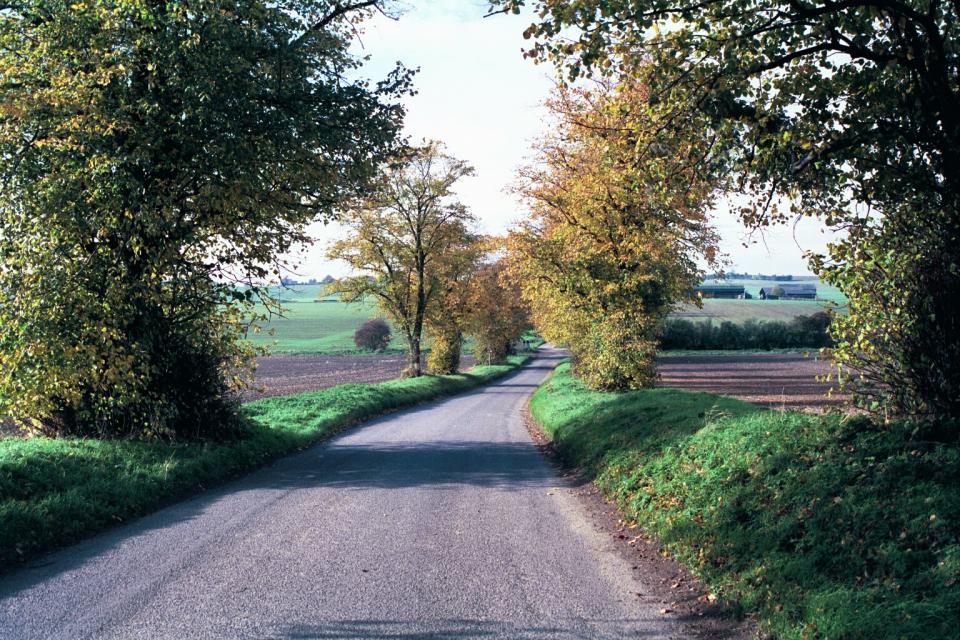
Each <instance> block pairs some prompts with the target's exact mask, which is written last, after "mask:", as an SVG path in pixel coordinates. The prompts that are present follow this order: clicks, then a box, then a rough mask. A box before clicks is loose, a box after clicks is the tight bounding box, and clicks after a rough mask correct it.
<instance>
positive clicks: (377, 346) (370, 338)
mask: <svg viewBox="0 0 960 640" xmlns="http://www.w3.org/2000/svg"><path fill="white" fill-rule="evenodd" d="M392 338H393V335H392V334H391V333H390V325H388V324H387V322H386V320H384V319H383V318H370V319H369V320H367V321H366V322H364V323H363V324H362V325H360V328H359V329H357V331H356V333H354V334H353V343H354V344H355V345H357V348H358V349H366V350H367V351H384V350H385V349H386V348H387V347H388V346H390V340H391V339H392Z"/></svg>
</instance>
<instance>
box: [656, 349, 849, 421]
mask: <svg viewBox="0 0 960 640" xmlns="http://www.w3.org/2000/svg"><path fill="white" fill-rule="evenodd" d="M658 362H659V364H660V375H661V380H660V386H663V387H676V388H678V389H686V390H688V391H706V392H709V393H717V394H720V395H725V396H733V397H735V398H741V399H743V400H746V401H748V402H754V403H756V404H762V405H766V406H769V407H773V408H776V409H813V410H824V409H829V408H839V407H841V406H842V405H843V404H844V402H845V401H846V400H847V396H845V395H842V394H837V393H833V394H832V395H830V396H827V392H828V391H830V388H831V386H832V384H831V383H829V382H818V381H817V379H816V378H817V376H818V375H825V374H826V373H828V372H829V368H828V364H827V363H826V362H824V361H822V360H819V359H818V358H817V356H816V355H814V354H811V355H809V356H806V355H803V354H800V353H796V354H794V353H777V354H770V355H766V354H750V355H703V356H696V355H695V356H664V357H661V358H659V359H658Z"/></svg>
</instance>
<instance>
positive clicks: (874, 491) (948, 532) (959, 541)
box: [531, 365, 960, 640]
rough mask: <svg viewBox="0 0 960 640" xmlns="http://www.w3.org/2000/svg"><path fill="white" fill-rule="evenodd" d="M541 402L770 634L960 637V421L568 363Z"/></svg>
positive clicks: (581, 460) (608, 489) (631, 507)
mask: <svg viewBox="0 0 960 640" xmlns="http://www.w3.org/2000/svg"><path fill="white" fill-rule="evenodd" d="M531 411H532V413H533V415H534V417H535V418H536V419H537V420H538V422H539V423H540V424H541V425H542V427H543V428H544V430H545V431H546V433H547V434H548V435H549V436H550V437H551V438H552V439H553V440H554V442H555V444H556V446H557V448H558V450H559V451H560V453H561V455H562V456H564V457H565V458H566V459H567V460H568V461H569V462H570V463H572V464H575V465H577V466H579V467H582V468H584V469H585V470H586V471H587V472H588V473H589V474H590V476H591V477H592V478H593V479H594V481H595V482H596V483H597V485H598V486H599V487H600V488H601V489H602V491H603V492H604V493H605V494H607V495H608V496H610V497H611V498H613V499H615V500H616V502H617V503H618V505H619V507H620V509H621V511H622V512H623V514H624V515H625V517H626V518H627V519H628V520H630V521H634V522H636V523H638V524H639V525H640V526H641V527H643V528H644V529H645V530H646V532H647V533H649V534H651V535H653V536H654V537H656V538H657V539H658V540H659V541H660V542H661V544H662V545H663V547H664V549H666V550H667V551H668V552H669V553H670V554H671V555H673V556H674V557H676V558H677V559H678V560H679V561H680V562H682V563H683V564H685V565H687V566H688V567H690V568H691V569H692V570H693V571H694V572H695V573H696V574H698V575H699V576H700V577H701V578H702V579H703V580H704V581H705V583H706V584H707V585H709V587H710V588H711V589H712V590H713V591H714V593H716V594H717V595H718V596H719V597H721V598H722V599H723V600H725V601H726V602H728V603H730V604H731V605H732V606H733V607H734V608H735V609H739V610H741V611H743V612H744V613H745V614H748V615H753V616H756V617H757V618H758V620H759V622H760V625H761V628H762V630H763V631H764V632H765V633H768V634H770V635H771V636H772V637H775V638H797V639H800V638H803V639H807V638H864V639H870V640H879V639H885V638H891V639H893V638H898V639H899V638H909V639H920V638H924V639H927V638H957V637H960V491H958V487H960V443H958V441H957V438H956V435H954V436H952V438H946V437H945V436H944V434H942V433H941V434H939V436H938V435H937V434H932V433H929V434H925V435H921V436H919V437H918V436H916V435H912V433H911V429H910V427H909V426H906V425H893V426H886V427H881V426H877V425H874V424H871V423H870V422H869V421H867V420H866V419H863V418H856V419H849V418H848V419H844V418H843V417H841V416H836V415H834V416H815V415H812V414H804V413H795V412H778V411H768V410H765V409H763V408H761V407H757V406H755V405H751V404H748V403H746V402H742V401H739V400H735V399H732V398H724V397H720V396H714V395H710V394H704V393H689V392H684V391H679V390H675V389H654V390H648V391H637V392H629V393H620V394H614V393H598V392H593V391H590V390H588V389H586V388H585V387H584V386H583V385H581V384H580V383H579V382H578V381H577V380H576V379H575V378H573V377H572V376H571V374H570V370H569V366H568V365H563V366H561V368H560V369H558V371H557V373H556V374H555V375H554V376H553V377H552V378H551V379H550V380H549V381H548V382H547V383H546V384H545V385H544V386H542V387H541V388H540V389H539V390H538V391H537V392H536V394H535V395H534V397H533V399H532V401H531ZM954 433H955V432H954Z"/></svg>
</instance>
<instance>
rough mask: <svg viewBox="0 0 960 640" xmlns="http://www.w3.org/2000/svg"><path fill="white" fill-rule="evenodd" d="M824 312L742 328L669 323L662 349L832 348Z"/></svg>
mask: <svg viewBox="0 0 960 640" xmlns="http://www.w3.org/2000/svg"><path fill="white" fill-rule="evenodd" d="M830 319H831V318H830V315H829V314H827V313H824V312H820V313H815V314H813V315H810V316H797V317H796V318H793V319H792V320H790V321H789V322H783V321H780V320H771V321H766V322H758V321H756V320H747V321H746V322H744V323H742V324H738V323H735V322H729V321H725V322H721V323H720V324H714V323H712V322H710V321H706V322H694V321H690V320H684V319H679V318H677V319H669V320H667V321H666V322H665V323H664V327H663V335H662V337H661V339H660V348H661V349H664V350H671V349H692V350H705V349H718V350H726V349H731V350H732V349H819V348H821V347H829V346H832V341H831V340H830V336H829V335H828V334H827V328H828V327H829V326H830Z"/></svg>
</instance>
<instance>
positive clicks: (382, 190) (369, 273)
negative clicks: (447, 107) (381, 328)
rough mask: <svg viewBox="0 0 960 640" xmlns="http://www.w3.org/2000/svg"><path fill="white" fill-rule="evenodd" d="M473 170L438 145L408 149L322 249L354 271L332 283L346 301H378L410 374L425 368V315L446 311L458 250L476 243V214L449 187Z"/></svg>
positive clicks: (335, 290) (358, 202)
mask: <svg viewBox="0 0 960 640" xmlns="http://www.w3.org/2000/svg"><path fill="white" fill-rule="evenodd" d="M471 175H473V168H472V167H470V166H469V165H468V164H466V163H465V162H463V161H461V160H457V159H456V158H453V157H451V156H449V155H447V154H445V153H444V152H443V150H442V148H441V146H440V144H439V143H436V142H432V143H429V144H427V145H426V146H424V147H421V148H417V149H412V150H411V151H410V152H409V154H408V155H407V157H406V158H404V159H403V160H402V161H400V162H398V163H397V164H395V165H394V166H392V167H390V168H389V169H388V170H387V171H386V172H385V173H384V174H383V175H382V176H381V178H380V179H379V181H378V182H377V183H376V184H375V185H374V187H373V188H372V189H371V190H370V192H369V193H368V194H367V195H366V196H364V197H363V198H361V199H359V200H358V201H357V203H356V205H355V207H354V208H353V209H352V211H351V213H350V215H349V216H348V218H347V220H346V225H347V227H348V235H347V237H346V238H345V239H343V240H341V241H339V242H335V243H334V244H333V245H332V246H331V247H330V250H329V252H328V257H329V258H330V259H334V260H343V261H345V262H346V263H347V264H349V265H350V266H351V267H353V269H354V270H355V271H356V272H358V275H356V276H354V277H351V278H342V279H341V280H339V281H338V282H336V283H335V284H333V285H331V289H332V291H334V292H337V293H339V294H340V296H341V299H342V300H344V301H345V302H351V301H356V300H360V299H362V298H364V297H366V296H372V297H374V298H375V299H376V300H377V302H378V304H379V306H380V309H381V310H382V311H383V312H384V313H385V314H387V315H388V316H389V317H390V318H391V320H393V322H394V325H395V326H396V327H397V328H398V329H399V330H400V332H401V333H402V335H403V337H404V339H405V340H406V342H407V346H408V348H409V366H408V368H407V372H406V373H407V375H409V376H411V377H416V376H419V375H421V374H422V373H423V365H422V361H421V351H422V341H423V332H424V328H425V326H426V324H427V321H428V316H431V315H432V314H437V315H442V314H443V313H444V312H445V309H446V306H445V303H444V295H445V293H446V292H447V290H448V288H449V285H450V283H451V282H456V277H455V274H454V271H455V270H457V269H460V265H461V262H462V259H461V258H460V257H459V255H460V254H461V253H462V252H464V251H466V252H472V251H473V249H472V245H474V244H475V243H476V240H475V236H474V235H473V233H472V232H471V231H470V226H471V225H472V224H473V223H474V218H473V216H472V215H471V214H470V213H469V211H468V210H467V208H466V207H465V206H463V205H462V204H461V203H460V202H458V201H457V200H456V198H455V197H454V193H453V185H454V184H455V183H456V182H457V181H458V180H460V179H462V178H464V177H467V176H471ZM445 287H447V289H445Z"/></svg>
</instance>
